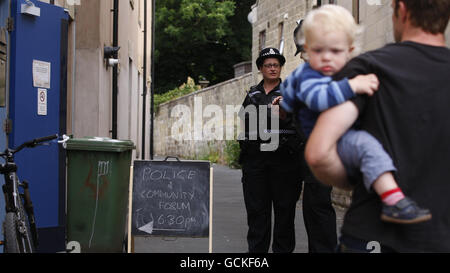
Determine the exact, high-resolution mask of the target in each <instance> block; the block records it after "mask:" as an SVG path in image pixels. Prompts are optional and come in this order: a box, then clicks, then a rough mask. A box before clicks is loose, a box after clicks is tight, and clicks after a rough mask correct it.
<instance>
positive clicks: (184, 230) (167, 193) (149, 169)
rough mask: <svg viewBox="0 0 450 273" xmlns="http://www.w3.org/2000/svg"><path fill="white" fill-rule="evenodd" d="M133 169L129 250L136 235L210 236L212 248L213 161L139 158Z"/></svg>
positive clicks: (210, 248) (210, 247) (130, 197)
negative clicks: (147, 159) (144, 159)
mask: <svg viewBox="0 0 450 273" xmlns="http://www.w3.org/2000/svg"><path fill="white" fill-rule="evenodd" d="M169 158H175V159H176V160H175V161H169V160H168V159H169ZM130 173H131V174H132V175H130V190H129V192H130V196H129V202H130V203H129V213H128V215H129V221H128V252H132V251H134V249H133V248H134V236H162V237H192V238H205V237H208V238H209V252H210V253H211V252H212V203H213V202H212V188H213V179H212V177H213V169H212V168H211V163H210V162H209V161H180V160H179V159H178V158H176V157H166V159H164V160H162V161H143V160H136V161H134V163H133V166H131V171H130Z"/></svg>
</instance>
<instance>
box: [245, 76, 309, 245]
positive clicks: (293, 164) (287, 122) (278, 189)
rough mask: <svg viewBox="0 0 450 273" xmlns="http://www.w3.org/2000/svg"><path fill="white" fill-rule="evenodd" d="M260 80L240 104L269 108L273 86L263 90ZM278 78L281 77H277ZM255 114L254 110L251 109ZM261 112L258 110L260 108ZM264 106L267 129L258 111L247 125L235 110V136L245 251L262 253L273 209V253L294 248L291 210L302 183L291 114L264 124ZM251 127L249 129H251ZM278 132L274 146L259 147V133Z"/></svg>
mask: <svg viewBox="0 0 450 273" xmlns="http://www.w3.org/2000/svg"><path fill="white" fill-rule="evenodd" d="M263 83H264V81H261V83H259V84H258V85H256V86H253V87H252V88H251V89H250V91H249V92H248V94H247V96H246V98H245V100H244V103H243V105H242V106H243V109H248V108H246V107H248V106H249V105H254V106H255V107H256V109H258V107H259V106H263V107H264V106H267V107H268V108H270V106H271V103H272V101H273V100H274V99H275V98H276V97H278V96H281V93H280V90H279V85H278V86H277V87H275V88H274V89H273V90H271V91H270V92H269V93H268V94H266V92H265V90H264V86H263ZM280 83H281V80H280ZM257 113H258V115H259V114H260V113H259V111H257ZM263 114H264V113H263ZM270 115H271V112H270V109H269V110H268V111H267V119H268V120H267V125H268V126H267V127H268V128H267V130H266V128H260V127H261V126H262V124H261V122H260V119H259V116H258V119H257V120H258V126H257V127H256V131H255V130H253V131H252V130H251V129H252V127H251V126H249V122H250V120H251V118H250V114H249V113H244V112H242V111H241V118H243V119H244V120H245V123H246V126H245V140H242V141H240V145H241V155H240V162H241V165H242V182H243V192H244V201H245V206H246V209H247V221H248V226H249V229H248V234H247V241H248V245H249V252H251V253H255V252H256V253H266V252H268V250H269V246H270V240H271V230H272V217H271V216H272V206H273V210H274V226H273V244H272V250H273V252H275V253H276V252H292V251H293V250H294V249H295V226H294V219H295V212H296V204H297V201H298V199H299V197H300V193H301V186H302V180H303V177H302V173H303V171H302V163H303V162H300V161H299V158H301V156H300V154H301V153H302V151H301V149H302V139H301V138H300V137H299V135H298V134H297V131H296V129H295V126H294V124H293V122H292V116H288V117H287V118H286V119H284V120H281V119H280V120H279V128H276V129H274V128H270ZM253 129H255V128H253ZM264 131H267V132H270V134H272V135H273V134H278V136H279V146H278V148H277V149H276V150H274V151H261V144H262V145H264V144H265V143H267V142H270V141H269V140H263V138H262V137H261V135H260V132H264Z"/></svg>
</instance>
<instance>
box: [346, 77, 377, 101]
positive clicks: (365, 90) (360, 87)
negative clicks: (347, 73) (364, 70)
mask: <svg viewBox="0 0 450 273" xmlns="http://www.w3.org/2000/svg"><path fill="white" fill-rule="evenodd" d="M348 83H349V84H350V87H351V88H352V90H353V92H354V93H355V94H367V95H369V96H372V95H373V94H374V93H375V92H376V91H378V86H379V85H380V82H379V81H378V78H377V76H376V75H375V74H367V75H359V76H357V77H355V78H353V79H351V80H349V81H348Z"/></svg>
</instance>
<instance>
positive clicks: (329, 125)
mask: <svg viewBox="0 0 450 273" xmlns="http://www.w3.org/2000/svg"><path fill="white" fill-rule="evenodd" d="M358 114H359V111H358V108H357V107H356V105H355V104H354V103H353V102H351V101H347V102H345V103H343V104H340V105H338V106H336V107H333V108H330V109H329V110H327V111H325V112H323V113H322V114H321V115H320V116H319V119H318V120H317V123H316V125H315V126H314V130H313V131H312V133H311V136H310V137H309V140H308V143H307V145H306V150H305V158H306V161H307V162H308V165H309V166H310V169H311V171H312V172H313V174H314V176H315V177H316V178H317V179H318V180H319V181H321V182H322V183H324V184H327V185H330V186H335V187H338V188H342V189H347V190H349V189H352V187H351V186H350V184H349V183H348V181H347V174H346V172H345V168H344V165H343V164H342V162H341V159H340V158H339V155H338V153H337V142H338V141H339V139H340V138H341V136H342V135H343V134H344V133H345V132H346V131H347V130H348V129H349V128H350V127H351V126H352V125H353V123H354V122H355V121H356V119H357V118H358Z"/></svg>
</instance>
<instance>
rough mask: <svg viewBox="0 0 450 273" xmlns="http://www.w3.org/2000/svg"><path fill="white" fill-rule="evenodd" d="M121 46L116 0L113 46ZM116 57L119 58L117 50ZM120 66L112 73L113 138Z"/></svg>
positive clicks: (115, 0)
mask: <svg viewBox="0 0 450 273" xmlns="http://www.w3.org/2000/svg"><path fill="white" fill-rule="evenodd" d="M118 46H119V0H114V8H113V47H118ZM114 55H115V56H114V59H118V53H117V51H116V52H115V53H114ZM118 71H119V70H118V66H117V65H114V66H113V75H112V138H113V139H117V95H118V92H119V90H118V89H119V88H118V74H119V72H118Z"/></svg>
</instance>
